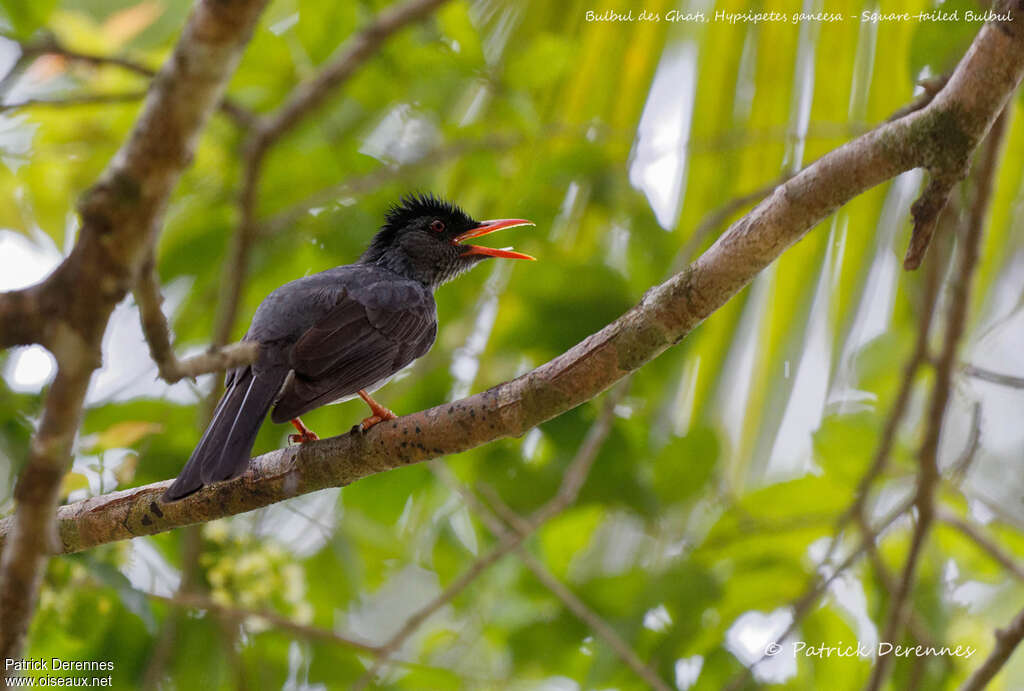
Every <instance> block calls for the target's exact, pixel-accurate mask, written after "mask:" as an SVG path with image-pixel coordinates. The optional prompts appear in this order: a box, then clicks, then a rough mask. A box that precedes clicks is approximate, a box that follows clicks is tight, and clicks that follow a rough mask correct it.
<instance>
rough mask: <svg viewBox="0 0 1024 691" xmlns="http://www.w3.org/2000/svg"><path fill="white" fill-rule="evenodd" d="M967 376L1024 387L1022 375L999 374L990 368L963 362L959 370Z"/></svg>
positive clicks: (1012, 386)
mask: <svg viewBox="0 0 1024 691" xmlns="http://www.w3.org/2000/svg"><path fill="white" fill-rule="evenodd" d="M960 371H962V372H963V373H964V374H965V375H967V376H968V377H974V378H975V379H981V380H982V381H987V382H992V383H993V384H999V385H1001V386H1009V387H1011V388H1014V389H1024V377H1017V376H1014V375H1012V374H1001V373H1000V372H993V371H992V370H990V369H985V368H983V367H978V366H977V365H970V364H965V365H963V367H962V368H961V370H960Z"/></svg>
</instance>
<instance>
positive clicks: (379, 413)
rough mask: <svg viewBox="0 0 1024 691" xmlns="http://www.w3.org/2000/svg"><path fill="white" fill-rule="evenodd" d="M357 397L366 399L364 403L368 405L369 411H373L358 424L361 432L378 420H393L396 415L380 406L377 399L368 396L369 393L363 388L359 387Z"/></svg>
mask: <svg viewBox="0 0 1024 691" xmlns="http://www.w3.org/2000/svg"><path fill="white" fill-rule="evenodd" d="M359 397H360V398H362V399H363V400H364V401H366V405H368V406H370V412H371V413H373V415H371V416H370V417H368V418H365V419H363V421H362V422H361V423H360V424H359V429H360V430H361V431H363V432H365V431H366V430H368V429H370V428H371V427H373V426H374V425H376V424H377V423H378V422H384V421H385V420H394V419H395V418H397V417H398V416H397V415H395V414H394V413H393V412H391V411H390V410H388V409H387V408H385V407H384V406H382V405H381V404H380V403H378V402H377V401H375V400H373V399H372V398H371V397H370V394H368V393H366V391H364V390H363V389H359Z"/></svg>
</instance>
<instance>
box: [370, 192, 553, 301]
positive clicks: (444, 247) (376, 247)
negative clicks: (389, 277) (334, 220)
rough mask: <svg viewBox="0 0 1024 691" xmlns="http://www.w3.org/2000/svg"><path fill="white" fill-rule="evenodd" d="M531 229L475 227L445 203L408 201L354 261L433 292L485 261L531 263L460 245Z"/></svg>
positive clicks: (504, 224)
mask: <svg viewBox="0 0 1024 691" xmlns="http://www.w3.org/2000/svg"><path fill="white" fill-rule="evenodd" d="M532 225H534V224H533V223H532V222H531V221H525V220H523V219H521V218H505V219H499V220H494V221H476V220H474V219H473V218H472V217H470V216H469V214H467V213H466V212H465V211H463V210H462V209H460V208H459V207H458V206H456V205H455V204H452V203H451V202H447V201H444V200H442V199H438V198H437V197H434V196H432V195H410V196H406V197H403V198H402V199H401V200H400V201H399V202H398V203H397V204H395V205H394V206H392V207H391V209H390V211H388V214H387V217H386V218H385V221H384V226H383V227H382V228H381V229H380V231H378V233H377V234H376V235H375V236H374V237H373V240H372V241H371V242H370V246H369V247H368V248H367V249H366V251H365V252H364V253H363V256H362V257H361V258H360V261H362V262H364V263H374V264H381V265H383V266H386V267H388V268H389V269H391V270H393V271H395V272H396V273H399V274H402V275H403V276H407V277H409V278H413V279H415V280H418V281H421V282H422V283H424V284H426V285H429V286H431V287H437V286H438V285H440V284H442V283H444V282H446V281H450V280H451V279H453V278H455V277H456V276H458V275H459V274H461V273H462V272H464V271H466V270H467V269H470V268H472V267H473V266H475V265H476V264H477V263H478V262H480V261H481V260H483V259H486V258H487V257H504V258H506V259H531V260H532V259H533V257H531V256H530V255H528V254H521V253H520V252H513V251H512V250H510V249H495V248H492V247H481V246H479V245H470V244H467V243H466V241H467V240H469V239H471V238H475V237H480V236H481V235H487V234H488V233H493V232H494V231H496V230H501V229H502V228H515V227H517V226H532Z"/></svg>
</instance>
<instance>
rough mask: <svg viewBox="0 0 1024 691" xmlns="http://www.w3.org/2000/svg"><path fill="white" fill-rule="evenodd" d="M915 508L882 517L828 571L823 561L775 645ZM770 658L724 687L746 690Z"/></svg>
mask: <svg viewBox="0 0 1024 691" xmlns="http://www.w3.org/2000/svg"><path fill="white" fill-rule="evenodd" d="M912 506H913V498H911V499H907V500H906V501H903V502H901V503H900V504H899V505H898V506H897V507H895V508H894V509H892V510H891V511H890V512H889V513H888V514H886V515H885V516H884V517H883V518H882V520H880V521H879V522H878V523H877V524H876V525H873V526H872V527H871V529H870V530H869V531H867V532H866V533H864V534H863V535H862V536H861V541H860V544H859V545H858V546H857V548H856V549H854V550H853V551H852V552H850V553H849V554H848V555H847V556H846V558H845V559H843V561H841V562H840V563H839V564H838V565H836V566H835V567H834V568H829V566H828V561H827V560H825V561H822V564H821V566H820V567H819V570H818V572H817V573H815V575H814V577H813V578H812V579H811V582H810V584H809V585H808V586H807V589H806V590H805V591H804V592H803V594H802V595H800V597H798V598H797V599H796V600H794V601H793V603H792V604H791V605H790V606H789V609H790V610H791V611H792V613H793V618H792V620H791V621H790V622H789V626H787V627H786V628H785V630H784V631H783V632H782V633H781V634H779V635H778V636H777V637H776V638H775V641H773V642H775V643H779V644H781V643H782V642H783V641H785V640H786V639H787V638H789V636H790V635H791V634H792V633H793V632H794V631H796V628H797V627H798V626H800V622H801V621H803V618H804V617H805V616H807V614H808V613H809V612H810V611H811V608H812V607H813V606H814V603H816V602H817V601H818V599H819V598H820V597H821V596H822V595H824V594H825V592H826V591H827V590H828V588H829V586H831V585H832V583H833V582H834V581H835V580H836V579H837V578H839V576H841V575H842V574H843V573H845V572H846V570H847V569H849V568H850V567H851V566H853V565H854V564H856V563H857V562H858V561H859V560H860V558H861V557H862V556H863V555H864V554H865V553H866V552H867V551H868V550H869V549H871V548H872V544H873V543H874V542H875V541H876V540H877V539H878V536H879V535H881V534H882V532H884V531H885V530H886V529H887V528H888V527H889V526H890V525H892V524H893V523H895V522H896V520H897V519H898V518H900V517H901V516H903V515H904V514H905V513H907V511H909V510H910V508H911V507H912ZM822 571H828V575H826V576H823V575H822ZM769 657H770V656H769V655H768V654H767V653H764V654H762V655H761V657H760V658H759V659H758V660H755V661H754V662H753V663H752V664H750V665H748V666H746V667H744V669H743V671H741V672H740V673H739V674H737V675H736V676H735V677H733V678H732V680H731V681H730V682H729V684H728V685H727V686H726V687H725V689H726V691H739V689H742V688H745V687H746V684H747V680H748V679H749V678H750V675H751V674H752V673H753V671H754V668H755V667H757V665H759V664H761V663H762V662H764V661H765V660H767V659H768V658H769Z"/></svg>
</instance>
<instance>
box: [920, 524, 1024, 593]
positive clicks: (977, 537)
mask: <svg viewBox="0 0 1024 691" xmlns="http://www.w3.org/2000/svg"><path fill="white" fill-rule="evenodd" d="M936 516H937V517H938V519H939V520H940V521H942V522H943V523H947V524H949V525H951V526H953V527H954V528H956V529H957V530H959V531H960V532H961V533H963V534H964V535H966V536H967V537H968V538H969V539H970V540H971V541H973V542H974V544H976V545H977V546H978V547H980V548H981V549H982V551H983V552H985V553H986V554H988V555H989V556H990V557H992V559H993V560H995V562H996V563H997V564H999V565H1000V566H1002V567H1003V568H1004V569H1006V571H1007V572H1008V573H1009V574H1010V575H1011V576H1013V577H1014V578H1016V579H1017V580H1019V581H1024V565H1022V564H1021V563H1020V562H1019V561H1017V559H1015V558H1014V557H1013V555H1011V554H1007V553H1006V551H1005V550H1003V548H1002V547H1000V546H999V545H998V544H996V542H994V541H993V540H992V538H990V537H989V536H988V535H986V534H985V533H983V532H982V531H981V529H980V528H978V527H976V526H974V525H972V524H971V523H969V522H968V521H965V520H964V519H962V518H960V517H959V516H956V515H954V514H953V513H951V512H950V511H947V510H944V509H940V510H939V511H937V512H936Z"/></svg>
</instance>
